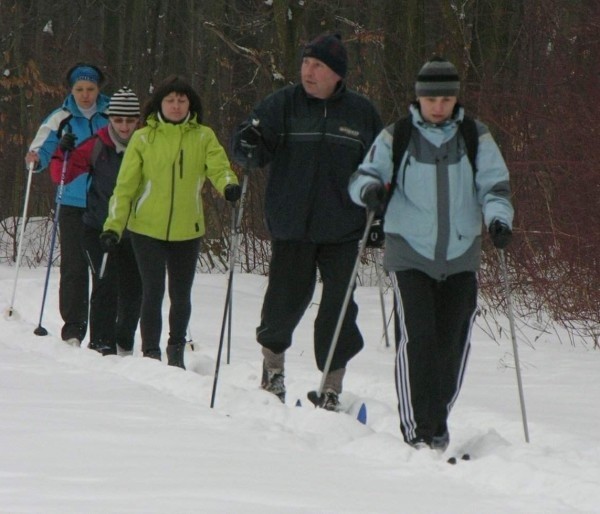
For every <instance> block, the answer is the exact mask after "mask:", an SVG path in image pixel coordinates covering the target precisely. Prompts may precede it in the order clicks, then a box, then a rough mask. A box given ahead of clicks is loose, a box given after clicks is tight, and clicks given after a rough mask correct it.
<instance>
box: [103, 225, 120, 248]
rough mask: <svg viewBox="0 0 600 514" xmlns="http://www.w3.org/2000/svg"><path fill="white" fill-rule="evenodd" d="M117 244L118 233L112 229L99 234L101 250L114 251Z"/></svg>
mask: <svg viewBox="0 0 600 514" xmlns="http://www.w3.org/2000/svg"><path fill="white" fill-rule="evenodd" d="M118 244H119V234H117V233H116V232H115V231H114V230H106V231H104V232H102V234H100V247H101V248H102V251H103V252H114V251H115V250H116V248H117V245H118Z"/></svg>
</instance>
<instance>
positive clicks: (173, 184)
mask: <svg viewBox="0 0 600 514" xmlns="http://www.w3.org/2000/svg"><path fill="white" fill-rule="evenodd" d="M175 173H176V171H175V163H173V164H172V165H171V205H170V207H169V221H168V222H167V237H166V240H167V241H168V240H169V234H170V233H171V221H172V220H173V206H174V204H175Z"/></svg>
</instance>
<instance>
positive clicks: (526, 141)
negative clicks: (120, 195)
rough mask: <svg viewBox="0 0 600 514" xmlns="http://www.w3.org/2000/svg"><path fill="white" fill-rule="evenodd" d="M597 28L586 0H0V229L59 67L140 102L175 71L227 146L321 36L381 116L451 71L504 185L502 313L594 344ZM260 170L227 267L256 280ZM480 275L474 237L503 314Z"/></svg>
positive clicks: (599, 232)
mask: <svg viewBox="0 0 600 514" xmlns="http://www.w3.org/2000/svg"><path fill="white" fill-rule="evenodd" d="M50 20H52V22H53V23H52V32H51V33H50V32H48V30H46V29H45V27H47V23H48V21H50ZM599 27H600V3H599V2H597V1H596V0H530V1H527V2H523V1H522V0H477V1H475V0H467V1H463V2H454V1H451V2H448V1H447V0H431V1H428V2H423V1H422V0H381V1H379V2H370V3H369V2H360V1H358V0H351V1H346V0H344V1H341V0H338V1H333V2H332V1H331V0H327V1H326V0H305V1H304V2H298V1H294V0H273V2H272V3H271V4H269V3H266V2H264V1H262V0H225V1H223V2H174V1H169V0H133V1H125V0H116V1H114V2H102V1H97V0H86V1H85V2H79V3H75V4H74V3H73V2H66V1H64V0H57V1H55V2H52V3H48V2H41V1H39V2H38V1H28V2H21V1H16V0H13V1H9V2H2V3H0V34H1V36H0V52H1V54H0V55H1V56H2V70H1V71H2V72H4V73H2V74H0V122H1V124H0V173H1V175H0V218H2V219H3V218H6V217H8V216H17V215H18V212H19V210H20V206H21V205H22V197H23V193H22V191H23V187H24V174H23V173H22V171H23V165H22V163H23V161H22V159H23V155H24V153H25V151H26V148H27V145H28V143H29V142H30V141H31V138H32V137H33V134H34V133H35V130H36V129H37V126H38V125H39V122H40V121H41V120H42V118H43V117H44V116H45V115H46V114H47V113H48V112H49V111H50V110H51V109H53V108H55V107H56V106H57V105H59V104H60V102H61V101H62V98H63V96H64V94H65V90H64V86H63V84H62V78H63V77H62V76H63V73H64V72H65V70H66V69H67V68H68V67H69V66H70V65H71V64H72V63H74V62H77V61H80V60H87V61H92V62H95V63H97V64H98V65H100V66H102V67H103V69H104V70H105V71H106V74H107V76H108V77H109V81H108V84H107V86H106V88H105V90H106V92H107V93H110V92H112V91H113V90H115V89H117V88H118V87H120V86H122V85H124V84H128V85H130V86H131V87H132V88H133V89H134V90H136V92H138V94H139V96H140V97H141V98H142V99H144V97H145V96H146V95H147V94H148V92H149V90H150V89H151V87H152V85H153V84H154V83H155V82H156V81H158V80H160V79H161V78H162V77H164V76H166V75H167V74H169V73H181V74H184V75H187V76H188V77H190V79H191V80H192V82H193V84H194V85H195V86H196V87H197V88H198V90H199V91H200V93H201V97H202V99H203V102H204V107H205V122H206V123H207V124H209V125H210V126H212V127H214V128H215V130H216V132H217V134H218V136H219V138H220V140H221V141H222V142H223V144H224V145H225V146H227V143H228V141H229V138H230V135H231V133H232V131H233V130H234V128H235V126H236V125H237V124H238V123H239V122H240V121H241V120H242V119H243V118H244V117H245V116H246V115H247V113H248V112H249V110H250V109H251V107H252V105H253V104H254V103H255V102H257V101H258V100H259V99H261V98H262V97H264V96H265V95H266V94H268V93H269V92H270V91H272V90H274V89H276V88H278V87H280V86H281V85H282V84H285V83H289V82H294V81H295V80H296V79H297V72H298V65H299V61H298V55H299V51H300V49H301V47H302V45H303V43H304V42H306V41H307V40H308V39H309V38H311V37H312V36H314V35H316V34H317V33H319V32H322V31H324V30H338V31H340V32H341V33H342V34H343V36H344V38H345V40H346V42H347V46H348V49H349V54H350V68H349V77H348V82H349V84H350V85H351V87H353V88H355V89H357V90H359V91H360V92H362V93H364V94H366V95H368V96H370V97H371V98H372V99H373V100H374V102H375V103H376V105H378V106H379V107H380V110H381V113H382V117H383V119H384V121H385V122H392V121H393V120H394V119H396V118H397V117H398V116H400V115H402V114H403V113H404V112H405V111H406V105H407V103H408V102H409V101H410V100H412V98H413V84H414V76H415V74H416V72H417V70H418V68H419V67H420V65H421V64H422V63H423V62H424V61H425V60H426V59H427V58H429V57H431V56H432V55H433V54H434V53H437V54H440V53H441V54H444V55H445V56H446V57H448V58H449V59H450V60H452V61H453V62H455V63H456V64H457V66H458V67H459V69H460V71H461V73H462V76H463V96H462V101H463V103H464V104H465V106H466V107H467V110H468V111H469V112H470V113H471V114H474V115H476V116H478V117H479V118H481V119H482V120H483V121H484V122H486V123H487V124H488V125H489V127H490V129H491V131H492V133H493V134H494V136H495V138H496V139H497V141H498V142H499V144H500V145H501V148H502V150H503V153H504V155H505V158H506V160H507V163H508V164H509V168H510V170H511V174H512V175H511V181H512V188H513V193H514V203H515V206H516V220H515V241H514V244H513V246H512V247H511V248H510V249H509V250H508V252H507V257H508V262H509V267H510V272H511V282H512V288H513V292H514V295H515V301H514V302H513V303H514V304H515V305H516V307H517V309H518V311H519V313H523V314H529V313H532V312H539V311H540V310H544V311H546V312H548V313H550V315H551V316H552V317H553V318H554V319H555V320H556V321H559V322H561V323H563V324H565V325H573V323H574V322H575V321H576V322H577V323H583V327H584V328H583V330H587V331H589V332H590V333H594V332H595V330H596V329H595V324H596V322H597V320H598V319H599V314H600V313H599V308H600V305H599V303H600V292H599V291H600V287H599V286H600V284H599V283H598V282H599V281H600V273H599V269H598V268H599V264H598V257H597V254H598V249H599V246H600V223H599V221H600V219H599V217H600V209H598V205H597V204H598V198H599V195H598V193H599V191H598V189H599V188H600V183H599V181H598V179H597V168H598V164H597V163H598V156H599V155H598V153H599V150H598V144H597V141H598V128H597V123H596V119H597V118H598V105H600V102H599V100H600V98H599V97H600V87H599V86H600V83H599V79H600V77H599V75H598V62H599V61H600V52H599V50H600V49H599V47H598V45H599V39H598V33H599ZM238 171H239V173H240V176H241V175H242V170H238ZM265 173H266V172H265V171H257V172H254V173H253V174H252V176H251V179H250V181H249V186H248V194H247V197H246V204H245V215H244V218H243V223H242V238H241V244H242V250H243V252H242V257H241V267H242V268H243V269H244V270H248V271H253V272H260V273H264V272H266V271H267V270H266V267H267V264H266V263H267V262H268V253H269V245H268V235H267V234H266V232H265V229H264V226H263V221H262V201H263V191H264V179H265ZM15 177H16V180H15ZM51 189H52V188H51V187H50V185H49V181H48V180H47V177H36V181H34V191H33V195H32V198H33V207H32V210H33V212H34V213H37V214H41V215H46V214H47V213H48V211H49V210H50V206H51V205H52V191H51ZM204 195H205V205H206V208H207V212H208V216H207V219H208V231H209V232H208V237H207V241H206V245H205V246H206V249H207V252H206V253H204V254H203V259H205V264H206V267H207V268H209V269H212V268H214V269H223V268H224V267H226V266H227V262H228V252H229V249H230V248H229V247H230V238H229V233H230V225H231V216H230V212H229V211H230V209H229V206H227V205H226V204H225V203H224V202H223V201H222V200H221V199H220V198H219V197H218V196H217V195H216V194H215V193H214V192H213V191H212V190H211V189H209V188H207V190H206V191H205V192H204ZM209 249H210V252H209V251H208V250H209ZM498 277H499V270H498V264H497V259H496V254H495V251H494V250H493V249H492V248H491V247H488V242H487V241H486V252H485V257H484V266H483V269H482V272H481V287H482V293H483V295H484V297H485V299H486V301H487V302H488V303H489V305H490V306H491V307H492V308H502V309H503V308H504V299H503V295H502V289H501V288H500V287H499V286H500V284H499V278H498ZM574 320H575V321H574Z"/></svg>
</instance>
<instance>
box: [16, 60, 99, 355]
mask: <svg viewBox="0 0 600 514" xmlns="http://www.w3.org/2000/svg"><path fill="white" fill-rule="evenodd" d="M66 82H67V84H68V86H69V89H70V94H69V95H68V96H67V98H66V99H65V101H64V102H63V104H62V106H61V107H59V108H58V109H55V110H54V111H52V112H51V113H50V114H49V115H48V117H47V118H46V119H45V120H44V121H43V122H42V124H41V125H40V127H39V129H38V131H37V133H36V135H35V138H34V139H33V142H32V143H31V145H30V146H29V151H28V152H27V155H26V156H25V164H26V165H27V166H30V165H33V166H34V169H35V171H36V172H41V171H43V170H44V169H45V168H47V167H48V166H49V164H50V158H51V157H52V154H53V153H54V151H55V150H56V148H57V147H58V142H59V141H60V139H61V137H62V135H63V134H66V133H71V134H73V136H74V137H75V139H76V141H77V143H78V144H79V143H81V142H82V141H83V140H84V139H87V138H88V137H90V136H91V135H93V134H95V133H96V132H97V131H98V130H99V129H100V128H102V127H104V126H105V125H106V124H107V123H108V116H107V114H106V112H105V111H106V109H107V107H108V100H109V98H108V96H106V95H103V94H101V93H100V87H101V86H102V83H103V82H104V75H103V73H102V71H101V70H100V69H99V68H98V67H97V66H94V65H92V64H86V63H78V64H76V65H75V66H73V67H72V68H71V69H69V71H68V72H67V76H66ZM59 182H60V180H59ZM86 186H87V175H86V174H85V173H83V174H81V175H80V176H79V177H77V179H75V180H73V181H72V182H71V183H70V184H68V185H67V186H65V187H64V188H63V189H62V195H61V197H60V206H61V207H60V211H59V219H58V226H59V229H60V230H59V240H60V287H59V309H60V315H61V317H62V319H63V322H64V324H63V327H62V330H61V336H62V339H63V341H65V342H67V343H68V344H70V345H73V346H79V345H81V341H83V338H84V337H85V335H86V333H87V325H88V300H89V298H88V297H89V271H88V265H87V260H86V258H85V255H84V252H83V249H82V247H81V240H82V236H83V228H84V226H83V222H82V216H83V214H84V212H85V206H86ZM59 191H60V189H59ZM56 200H57V202H58V200H59V195H58V192H57V198H56Z"/></svg>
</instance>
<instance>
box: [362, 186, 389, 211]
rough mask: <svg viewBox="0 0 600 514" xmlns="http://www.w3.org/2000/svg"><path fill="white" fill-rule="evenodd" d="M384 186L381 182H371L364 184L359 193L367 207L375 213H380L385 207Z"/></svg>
mask: <svg viewBox="0 0 600 514" xmlns="http://www.w3.org/2000/svg"><path fill="white" fill-rule="evenodd" d="M385 193H386V191H385V188H384V187H383V185H382V184H379V183H373V184H368V185H366V186H365V187H364V188H363V190H362V194H361V197H360V198H361V200H362V201H363V202H364V203H365V205H366V206H367V209H369V210H370V211H374V212H375V214H381V213H382V212H383V209H384V208H385Z"/></svg>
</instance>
